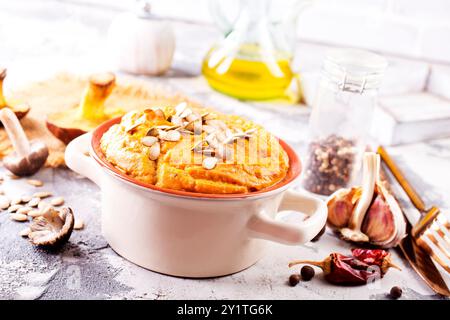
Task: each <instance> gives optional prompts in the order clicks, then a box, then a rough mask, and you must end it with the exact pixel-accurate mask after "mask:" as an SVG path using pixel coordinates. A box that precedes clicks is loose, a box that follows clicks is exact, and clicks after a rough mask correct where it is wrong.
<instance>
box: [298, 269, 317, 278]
mask: <svg viewBox="0 0 450 320" xmlns="http://www.w3.org/2000/svg"><path fill="white" fill-rule="evenodd" d="M300 274H301V275H302V279H303V281H309V280H311V279H312V278H313V277H314V274H315V272H314V269H313V267H310V266H304V267H302V269H301V270H300Z"/></svg>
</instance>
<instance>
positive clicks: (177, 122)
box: [170, 115, 183, 126]
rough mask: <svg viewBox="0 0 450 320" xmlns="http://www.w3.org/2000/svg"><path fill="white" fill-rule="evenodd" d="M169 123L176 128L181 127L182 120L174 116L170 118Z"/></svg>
mask: <svg viewBox="0 0 450 320" xmlns="http://www.w3.org/2000/svg"><path fill="white" fill-rule="evenodd" d="M170 122H172V123H173V124H174V125H176V126H181V125H183V119H182V118H180V117H178V116H175V115H174V116H172V117H171V118H170Z"/></svg>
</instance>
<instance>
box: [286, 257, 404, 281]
mask: <svg viewBox="0 0 450 320" xmlns="http://www.w3.org/2000/svg"><path fill="white" fill-rule="evenodd" d="M297 264H310V265H313V266H317V267H320V268H321V269H322V270H323V272H324V275H325V279H326V280H327V281H328V282H331V283H334V284H341V285H363V284H366V283H368V282H370V281H371V280H374V279H379V278H382V277H383V276H384V275H385V274H386V272H387V271H388V269H389V268H391V267H393V268H396V269H400V268H399V267H398V266H396V265H395V264H393V263H392V261H391V255H390V253H389V252H387V251H385V250H379V249H378V250H366V249H353V250H352V256H345V255H343V254H340V253H331V254H330V255H329V256H328V257H327V258H326V259H325V260H323V261H309V260H300V261H293V262H291V263H289V267H292V266H294V265H297Z"/></svg>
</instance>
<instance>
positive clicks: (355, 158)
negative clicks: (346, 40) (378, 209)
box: [302, 49, 387, 195]
mask: <svg viewBox="0 0 450 320" xmlns="http://www.w3.org/2000/svg"><path fill="white" fill-rule="evenodd" d="M386 67H387V61H386V59H385V58H383V57H381V56H379V55H377V54H374V53H371V52H367V51H364V50H358V49H336V50H332V51H331V52H330V53H329V54H328V55H327V57H326V58H325V61H324V63H323V67H322V75H321V80H320V83H319V87H318V90H317V93H316V97H315V100H314V104H313V109H312V112H311V117H310V120H309V141H308V144H307V145H308V149H307V153H306V154H307V159H306V162H305V163H306V166H305V170H304V176H303V178H302V185H303V187H304V188H305V189H306V190H308V191H310V192H313V193H316V194H321V195H330V194H332V193H333V192H334V191H336V190H337V189H339V188H345V187H348V186H351V185H354V183H355V179H356V178H357V176H358V173H359V169H360V165H361V159H362V154H363V152H364V150H365V149H366V146H367V135H368V131H369V129H370V126H371V123H372V112H373V109H374V106H375V103H376V97H377V91H378V88H379V86H380V83H381V80H382V77H383V75H384V71H385V69H386Z"/></svg>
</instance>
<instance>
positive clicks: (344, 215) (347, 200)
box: [327, 187, 361, 229]
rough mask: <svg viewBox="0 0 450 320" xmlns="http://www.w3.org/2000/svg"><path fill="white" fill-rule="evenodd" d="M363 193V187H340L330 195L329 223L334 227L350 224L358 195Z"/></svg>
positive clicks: (338, 227)
mask: <svg viewBox="0 0 450 320" xmlns="http://www.w3.org/2000/svg"><path fill="white" fill-rule="evenodd" d="M356 194H359V195H360V194H361V188H360V187H358V188H351V189H339V190H337V191H336V192H335V193H333V194H332V195H331V196H330V200H329V201H328V204H327V205H328V225H329V226H330V227H331V228H332V229H340V228H344V227H346V226H347V225H348V223H349V221H350V217H351V216H352V212H353V209H354V207H355V204H356V201H357V199H358V198H357V197H355V195H356Z"/></svg>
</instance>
